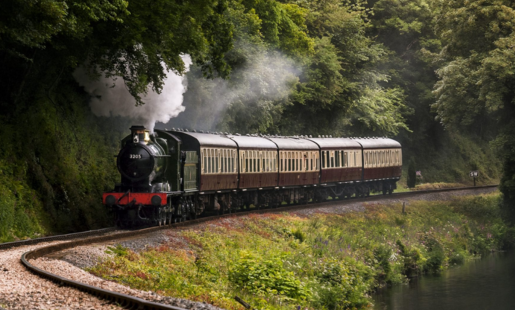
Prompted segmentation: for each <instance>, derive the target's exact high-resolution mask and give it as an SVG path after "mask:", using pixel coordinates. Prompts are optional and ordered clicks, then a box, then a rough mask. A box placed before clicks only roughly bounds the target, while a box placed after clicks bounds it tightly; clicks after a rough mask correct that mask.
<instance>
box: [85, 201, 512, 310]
mask: <svg viewBox="0 0 515 310" xmlns="http://www.w3.org/2000/svg"><path fill="white" fill-rule="evenodd" d="M499 199H500V198H499V195H498V194H488V195H482V196H467V197H461V198H453V199H452V200H449V201H429V202H428V201H411V202H410V203H409V204H407V205H405V209H404V210H403V204H402V202H399V203H392V204H388V205H384V204H378V203H368V204H364V207H365V211H364V212H349V213H345V214H329V213H315V214H311V215H309V216H306V214H305V213H302V212H297V213H282V214H262V215H250V216H248V217H241V218H227V219H223V220H220V221H216V222H210V223H207V224H204V225H203V226H201V228H198V227H197V230H183V231H171V232H170V234H173V238H170V240H174V242H171V243H169V244H162V245H161V246H159V247H157V248H152V249H147V250H145V251H142V252H139V253H136V252H133V251H131V250H130V249H127V248H122V247H118V248H113V249H112V250H111V253H112V254H113V255H112V256H111V257H110V258H108V259H106V260H105V261H103V262H101V263H99V264H98V265H97V266H95V267H94V268H91V269H90V270H89V271H90V272H92V273H94V274H95V275H99V276H101V277H104V278H109V279H113V280H115V281H118V282H121V283H124V284H128V285H130V286H131V287H133V288H137V289H142V290H153V291H156V292H157V293H159V294H163V295H169V296H174V297H183V298H188V299H192V300H196V301H205V302H208V303H211V304H213V305H216V306H219V307H222V308H225V309H244V308H243V306H242V305H241V304H240V303H238V302H237V301H236V300H235V299H234V296H239V297H241V299H243V300H244V301H245V302H247V303H248V304H250V305H251V307H252V308H255V309H299V307H300V308H301V309H354V308H357V309H361V308H366V307H367V306H370V303H371V302H370V299H369V293H370V292H372V291H374V290H375V289H376V288H378V287H382V286H385V285H388V284H395V283H404V282H407V281H409V279H410V278H411V277H416V276H419V275H422V274H424V273H435V272H439V271H440V270H442V269H444V268H448V267H450V266H454V265H459V264H461V263H463V262H465V261H466V260H469V259H472V258H476V257H480V256H481V255H482V254H484V253H488V252H489V251H497V250H501V249H504V248H507V247H509V246H510V245H511V244H513V241H514V235H515V233H514V231H513V229H512V228H511V229H510V228H508V227H507V226H506V225H505V224H504V222H503V221H502V219H501V214H500V210H499V207H498V205H499ZM403 211H404V212H403Z"/></svg>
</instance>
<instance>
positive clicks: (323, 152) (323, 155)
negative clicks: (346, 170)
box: [322, 151, 325, 168]
mask: <svg viewBox="0 0 515 310" xmlns="http://www.w3.org/2000/svg"><path fill="white" fill-rule="evenodd" d="M322 168H325V151H322Z"/></svg>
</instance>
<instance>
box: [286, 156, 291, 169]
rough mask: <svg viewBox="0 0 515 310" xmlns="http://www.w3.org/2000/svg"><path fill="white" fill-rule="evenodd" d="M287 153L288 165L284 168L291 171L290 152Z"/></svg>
mask: <svg viewBox="0 0 515 310" xmlns="http://www.w3.org/2000/svg"><path fill="white" fill-rule="evenodd" d="M287 153H288V167H287V168H286V169H287V171H291V152H287Z"/></svg>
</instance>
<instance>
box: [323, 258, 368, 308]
mask: <svg viewBox="0 0 515 310" xmlns="http://www.w3.org/2000/svg"><path fill="white" fill-rule="evenodd" d="M315 272H316V274H317V277H318V280H319V283H320V285H321V287H320V289H319V290H318V292H317V293H318V294H317V295H318V298H317V300H316V301H315V302H314V307H315V308H316V309H364V308H366V307H368V306H369V305H370V301H369V300H368V298H367V297H366V293H367V292H368V291H369V290H370V288H371V286H372V282H373V278H372V277H371V276H370V275H371V274H372V273H373V271H372V269H371V268H370V267H368V266H366V265H365V264H363V263H360V262H357V261H355V260H351V259H347V260H344V261H328V262H326V263H325V264H323V265H320V266H319V268H318V269H317V270H316V271H315Z"/></svg>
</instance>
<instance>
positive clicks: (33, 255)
mask: <svg viewBox="0 0 515 310" xmlns="http://www.w3.org/2000/svg"><path fill="white" fill-rule="evenodd" d="M497 186H498V185H487V186H477V187H459V188H443V189H436V190H423V191H413V192H401V193H393V194H391V195H375V196H370V197H366V198H354V199H345V200H331V201H325V202H321V203H316V204H304V205H289V206H284V207H278V208H274V209H253V210H248V211H243V212H237V213H229V214H224V215H217V216H210V217H202V218H199V219H194V220H190V221H187V222H181V223H174V224H172V225H164V226H156V227H150V228H145V229H140V230H135V231H126V232H121V233H118V234H112V235H107V236H97V237H90V238H86V239H81V240H75V241H70V242H65V243H61V244H56V245H50V246H45V247H42V248H39V249H36V250H32V251H28V252H25V253H23V255H22V257H21V262H22V264H23V265H25V267H26V268H27V269H29V270H30V271H31V272H33V273H34V274H36V275H38V276H41V277H45V278H47V279H50V280H52V281H54V282H56V283H59V284H61V285H68V286H71V287H74V288H77V289H79V290H81V291H85V292H87V293H89V294H92V295H94V296H97V297H99V298H103V299H107V300H109V301H111V302H114V303H118V304H120V305H121V306H123V307H125V308H129V309H149V310H153V309H172V310H186V309H184V308H180V307H175V306H170V305H165V304H159V303H155V302H150V301H147V300H143V299H141V298H137V297H133V296H129V295H126V294H121V293H117V292H113V291H108V290H104V289H102V288H99V287H95V286H91V285H88V284H84V283H81V282H78V281H74V280H70V279H67V278H63V277H61V276H58V275H55V274H52V273H50V272H47V271H45V270H42V269H40V268H37V267H36V266H34V265H32V264H31V263H29V260H31V259H37V258H40V257H43V256H45V255H48V254H51V253H54V252H58V251H62V250H66V249H70V248H74V247H77V246H81V245H88V244H93V243H99V242H107V241H113V240H116V239H123V238H128V237H134V236H137V235H143V234H148V233H152V232H156V231H159V230H162V229H169V228H179V227H187V226H192V225H196V224H199V223H202V222H207V221H212V220H216V219H221V218H227V217H240V216H245V215H248V214H251V213H280V212H285V211H292V210H299V209H312V208H321V207H325V206H328V205H332V204H334V203H344V204H347V203H355V202H367V201H378V200H384V199H388V198H390V197H396V198H400V197H405V198H408V197H413V196H418V195H422V194H431V193H439V192H450V191H460V190H479V189H486V188H494V187H497ZM72 235H74V234H72ZM56 237H58V236H56ZM56 240H59V239H56Z"/></svg>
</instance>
